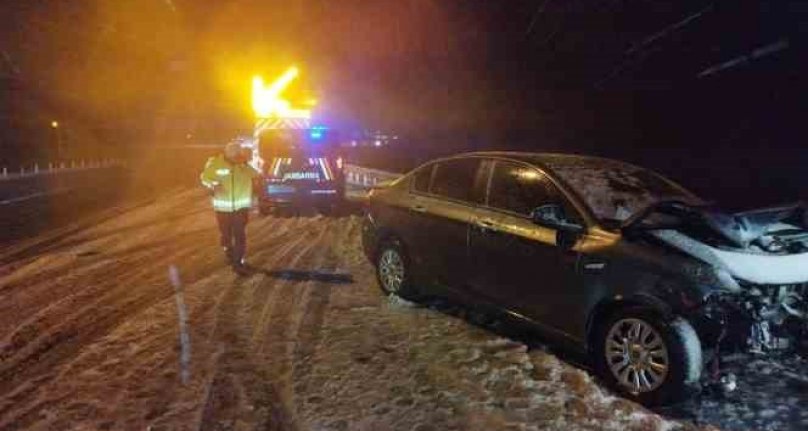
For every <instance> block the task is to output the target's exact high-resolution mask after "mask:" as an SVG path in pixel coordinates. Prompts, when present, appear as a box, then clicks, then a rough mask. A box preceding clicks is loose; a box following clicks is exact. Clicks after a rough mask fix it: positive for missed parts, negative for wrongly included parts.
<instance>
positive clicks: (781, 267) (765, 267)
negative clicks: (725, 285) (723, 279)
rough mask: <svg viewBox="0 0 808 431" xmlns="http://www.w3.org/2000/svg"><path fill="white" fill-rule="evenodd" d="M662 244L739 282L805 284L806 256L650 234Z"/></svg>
mask: <svg viewBox="0 0 808 431" xmlns="http://www.w3.org/2000/svg"><path fill="white" fill-rule="evenodd" d="M652 234H653V235H654V236H656V237H657V238H659V239H661V240H662V241H665V242H666V243H668V244H670V245H671V246H673V247H676V248H678V249H679V250H682V251H684V252H686V253H688V254H690V255H692V256H694V257H696V258H698V259H701V260H702V261H704V262H706V263H709V264H710V265H713V266H716V267H718V268H721V269H724V270H726V271H727V272H729V273H730V274H731V275H732V276H734V277H736V278H739V279H741V280H746V281H749V282H751V283H758V284H795V283H804V282H806V281H808V253H801V254H791V255H764V254H752V253H743V252H735V251H727V250H721V249H717V248H715V247H711V246H709V245H707V244H704V243H702V242H700V241H696V240H695V239H693V238H690V237H689V236H687V235H684V234H682V233H680V232H677V231H674V230H659V231H654V232H652Z"/></svg>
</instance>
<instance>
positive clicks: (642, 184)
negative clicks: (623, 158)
mask: <svg viewBox="0 0 808 431" xmlns="http://www.w3.org/2000/svg"><path fill="white" fill-rule="evenodd" d="M550 165H551V167H552V169H553V171H554V172H555V173H556V174H557V175H558V176H560V177H561V179H562V180H564V181H565V182H566V183H567V184H569V185H570V186H572V188H573V189H574V190H575V192H576V193H577V194H578V195H579V196H580V197H581V198H582V199H583V201H584V202H585V203H586V205H587V206H588V207H589V209H590V210H591V211H592V213H593V214H594V215H595V217H596V218H597V219H598V220H599V221H600V222H602V223H605V224H619V223H622V222H624V221H626V220H627V219H628V218H630V217H631V216H633V215H634V214H636V213H637V212H638V211H640V210H642V209H643V208H645V207H647V206H648V205H651V204H653V203H655V202H659V201H662V200H680V201H683V202H686V203H690V204H701V203H702V201H701V200H700V199H699V198H697V197H696V196H695V195H693V194H692V193H690V192H689V191H687V190H685V189H684V188H682V187H681V186H679V185H677V184H676V183H674V182H672V181H670V180H667V179H665V178H664V177H662V176H660V175H658V174H656V173H654V172H652V171H649V170H647V169H643V168H640V167H637V166H633V165H630V164H627V163H621V162H617V161H613V160H605V159H594V158H592V159H589V158H587V159H582V160H578V159H570V160H564V161H563V162H556V163H550Z"/></svg>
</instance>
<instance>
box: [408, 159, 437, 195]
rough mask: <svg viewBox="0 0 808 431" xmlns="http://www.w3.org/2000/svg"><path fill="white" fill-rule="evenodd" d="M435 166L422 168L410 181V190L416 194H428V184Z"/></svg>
mask: <svg viewBox="0 0 808 431" xmlns="http://www.w3.org/2000/svg"><path fill="white" fill-rule="evenodd" d="M434 167H435V165H429V166H424V167H423V168H421V169H419V170H418V171H417V172H416V173H415V176H414V177H413V181H412V189H413V191H416V192H421V193H427V192H429V183H430V181H431V180H432V170H433V168H434Z"/></svg>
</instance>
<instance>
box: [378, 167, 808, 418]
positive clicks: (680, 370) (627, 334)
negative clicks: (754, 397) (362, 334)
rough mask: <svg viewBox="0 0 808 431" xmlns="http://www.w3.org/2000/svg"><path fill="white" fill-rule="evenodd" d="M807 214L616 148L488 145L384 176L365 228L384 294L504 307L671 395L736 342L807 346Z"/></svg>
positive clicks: (768, 349) (639, 384)
mask: <svg viewBox="0 0 808 431" xmlns="http://www.w3.org/2000/svg"><path fill="white" fill-rule="evenodd" d="M806 217H808V216H807V215H806V210H805V207H804V206H802V205H791V206H783V207H780V208H771V209H763V210H757V211H751V212H745V213H737V214H729V213H723V212H721V211H718V210H716V209H715V207H714V206H712V205H710V204H707V203H706V202H704V201H702V200H701V199H699V198H698V197H696V196H694V195H693V194H692V193H690V192H688V191H687V190H685V189H684V188H682V187H681V186H679V185H677V184H675V183H673V182H672V181H669V180H667V179H665V178H663V177H662V176H660V175H658V174H656V173H654V172H651V171H649V170H646V169H643V168H640V167H637V166H633V165H630V164H627V163H622V162H618V161H614V160H608V159H602V158H596V157H585V156H574V155H560V154H535V153H510V152H486V153H471V154H464V155H460V156H455V157H450V158H445V159H440V160H436V161H433V162H430V163H427V164H425V165H423V166H421V167H419V168H417V169H415V170H414V171H412V172H410V173H409V174H407V175H404V176H403V177H401V178H399V179H398V180H396V181H393V182H392V183H389V184H387V185H384V186H382V187H378V188H376V189H374V190H373V191H372V192H371V195H370V198H369V204H368V211H367V215H366V219H365V224H364V228H363V240H364V246H365V250H366V253H367V255H368V257H369V258H370V259H371V261H372V262H373V263H374V264H375V265H376V268H377V272H378V278H379V284H380V286H381V288H382V290H384V291H385V292H386V293H391V294H397V295H400V296H402V297H406V298H412V299H418V298H422V297H425V296H435V295H437V296H447V297H450V298H453V299H455V300H457V301H461V302H464V303H467V304H470V305H474V306H483V307H485V308H493V309H495V310H498V311H503V312H505V313H507V314H508V315H509V316H511V317H514V318H517V319H519V320H522V321H524V322H527V323H529V324H531V326H533V327H535V328H537V329H539V330H541V331H542V332H543V333H544V334H545V335H547V336H549V337H550V338H552V339H554V340H557V341H558V342H559V343H564V344H566V345H569V346H572V347H575V348H578V349H580V351H582V352H583V353H585V354H586V355H587V357H588V358H590V359H591V362H592V366H593V368H594V369H595V370H596V372H597V373H598V374H599V375H600V376H601V377H602V378H603V379H604V380H605V381H606V382H607V383H609V384H610V385H612V386H613V387H615V388H616V389H618V390H620V391H621V392H623V393H624V394H626V395H627V396H629V397H631V398H633V399H635V400H638V401H640V402H643V403H646V404H661V403H670V402H674V401H677V400H680V399H682V398H683V397H685V396H686V395H687V394H689V393H692V391H691V388H698V387H699V386H700V385H701V384H703V383H705V382H708V381H717V380H718V379H720V378H721V377H722V374H721V373H722V369H721V361H722V358H724V357H726V355H731V354H733V355H737V354H769V353H772V352H781V351H788V350H794V349H797V348H799V347H800V344H801V342H802V340H803V339H804V338H805V337H804V333H805V331H806V329H808V325H807V324H806V322H808V320H806V303H805V301H806V298H808V297H806V294H808V292H806V289H808V221H806Z"/></svg>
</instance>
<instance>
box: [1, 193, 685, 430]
mask: <svg viewBox="0 0 808 431" xmlns="http://www.w3.org/2000/svg"><path fill="white" fill-rule="evenodd" d="M214 223H215V222H214V218H213V215H212V213H211V211H210V209H209V208H208V207H207V202H206V199H205V197H204V195H203V194H201V193H199V192H198V191H183V192H178V193H174V194H171V195H166V196H164V197H162V198H160V199H157V200H156V201H152V202H149V203H147V204H142V205H133V206H131V207H130V208H129V209H128V210H126V211H117V212H116V213H114V215H108V216H106V217H98V218H97V219H96V220H95V222H94V223H92V224H91V225H86V223H85V226H84V227H83V228H81V229H75V228H73V229H70V228H66V229H65V230H63V231H62V232H61V233H59V232H56V233H54V234H51V235H50V236H49V237H48V238H50V239H49V240H46V239H43V238H38V239H33V240H31V241H30V242H28V243H22V244H18V245H15V246H13V247H11V248H6V249H3V250H2V251H0V262H3V264H2V266H0V429H3V430H6V429H8V430H12V429H32V430H45V429H57V430H67V429H93V430H94V429H109V430H119V429H127V430H128V429H132V430H145V429H150V430H160V429H165V430H173V429H188V430H198V429H211V430H216V429H234V430H235V429H239V430H241V429H262V430H263V429H269V430H294V429H300V430H308V429H312V430H332V429H333V430H388V429H389V430H408V431H409V430H422V431H424V430H443V429H469V430H477V429H479V430H493V429H509V430H510V429H513V430H532V429H559V430H561V429H563V430H571V429H592V430H601V429H612V430H623V429H636V430H668V429H696V427H695V426H694V425H692V424H689V423H687V422H677V421H673V420H669V419H664V418H662V417H660V416H658V415H656V414H654V413H651V412H648V411H647V410H645V409H643V408H641V407H639V406H637V405H635V404H633V403H630V402H627V401H624V400H621V399H619V398H616V397H613V396H611V395H610V394H609V391H607V390H605V389H602V388H601V387H600V386H598V385H597V384H596V383H595V382H594V381H593V379H592V378H591V377H590V376H589V375H588V374H587V373H586V372H584V371H581V370H579V369H577V368H575V367H573V366H570V365H567V364H565V363H564V362H562V361H560V360H559V359H557V358H556V357H555V356H553V355H552V354H549V353H546V352H543V351H541V350H538V349H537V350H530V351H528V349H527V348H526V346H525V345H524V344H521V343H519V342H516V341H512V340H510V339H507V338H504V337H502V336H498V335H496V334H494V333H492V332H490V331H487V330H484V329H480V328H479V327H477V326H474V325H471V324H469V323H468V322H467V321H465V320H463V319H461V318H458V317H454V316H452V315H450V314H447V313H443V312H440V311H436V310H433V309H431V308H429V307H419V306H415V305H414V304H409V303H406V302H404V301H401V300H396V299H393V300H391V299H389V298H385V297H383V296H382V295H381V294H380V293H379V290H378V288H377V287H376V281H375V278H374V273H373V268H372V267H371V266H370V265H369V264H368V263H367V262H366V260H365V257H364V256H363V254H362V252H361V245H360V240H359V229H360V219H359V218H358V217H356V216H347V217H337V218H326V217H322V216H311V217H287V218H283V217H267V218H254V219H253V220H252V221H251V223H250V225H249V227H248V237H249V249H250V252H249V259H250V263H251V264H252V265H253V266H255V267H256V268H257V269H258V271H257V272H256V274H254V275H251V276H248V277H237V276H235V275H234V274H233V273H232V272H231V271H230V270H229V268H227V267H226V266H225V264H224V262H223V258H222V256H221V252H220V250H219V249H218V247H217V242H218V241H217V237H216V235H217V233H216V229H215V224H214ZM171 266H176V268H177V269H178V270H179V276H180V279H181V282H182V297H183V301H182V303H183V306H184V307H185V309H186V310H187V313H188V322H187V323H188V325H187V328H188V333H187V334H186V335H187V336H188V339H189V343H187V344H186V345H184V346H181V343H180V325H179V323H178V301H177V298H176V296H175V288H174V287H173V286H172V284H171V282H170V280H169V268H170V267H171ZM183 349H186V351H190V362H189V364H188V370H189V372H190V375H189V379H188V381H187V383H186V384H183V383H182V380H181V371H180V370H181V361H180V356H181V351H182V350H183Z"/></svg>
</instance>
